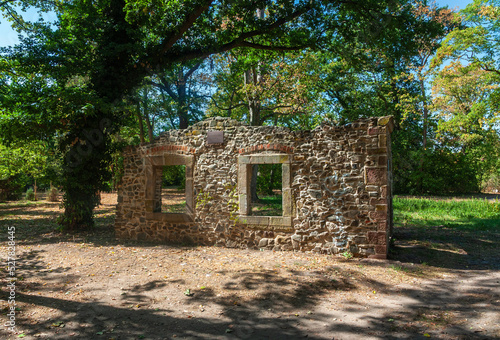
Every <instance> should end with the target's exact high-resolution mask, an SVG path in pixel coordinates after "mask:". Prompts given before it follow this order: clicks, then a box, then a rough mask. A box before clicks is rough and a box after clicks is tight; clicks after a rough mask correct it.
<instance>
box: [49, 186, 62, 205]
mask: <svg viewBox="0 0 500 340" xmlns="http://www.w3.org/2000/svg"><path fill="white" fill-rule="evenodd" d="M47 201H49V202H59V190H57V188H56V187H52V188H50V189H49V190H47Z"/></svg>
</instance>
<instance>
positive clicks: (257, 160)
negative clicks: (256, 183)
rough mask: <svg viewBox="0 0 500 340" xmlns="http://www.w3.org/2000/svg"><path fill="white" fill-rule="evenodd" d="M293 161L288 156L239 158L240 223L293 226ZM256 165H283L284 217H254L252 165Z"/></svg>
mask: <svg viewBox="0 0 500 340" xmlns="http://www.w3.org/2000/svg"><path fill="white" fill-rule="evenodd" d="M291 159H292V157H291V156H290V155H288V154H253V155H240V156H238V192H239V203H240V204H239V206H240V208H239V216H238V222H239V223H241V224H248V225H259V226H278V227H279V226H283V227H291V226H292V210H293V209H292V188H291ZM254 164H281V166H282V172H281V186H282V189H281V190H282V202H283V203H282V207H283V214H282V216H252V215H249V213H250V212H251V211H250V210H251V203H252V202H251V200H252V198H251V193H250V182H251V176H252V165H254Z"/></svg>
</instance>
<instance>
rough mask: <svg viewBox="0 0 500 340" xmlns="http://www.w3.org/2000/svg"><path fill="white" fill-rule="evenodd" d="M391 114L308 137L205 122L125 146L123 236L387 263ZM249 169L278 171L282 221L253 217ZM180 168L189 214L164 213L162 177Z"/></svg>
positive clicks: (119, 224)
mask: <svg viewBox="0 0 500 340" xmlns="http://www.w3.org/2000/svg"><path fill="white" fill-rule="evenodd" d="M392 128H393V122H392V118H391V117H382V118H378V119H377V118H368V119H363V120H359V121H357V122H354V123H351V124H348V125H345V126H335V125H333V124H329V123H324V124H322V125H321V126H318V127H317V128H315V129H314V130H311V131H291V130H290V129H288V128H284V127H272V126H247V125H244V124H243V123H240V122H237V121H235V120H232V119H228V118H220V117H217V118H211V119H207V120H205V121H202V122H199V123H197V124H194V125H193V126H190V127H189V128H187V129H185V130H172V131H167V132H165V133H163V134H162V135H161V136H160V137H159V138H158V139H156V140H155V141H154V142H153V143H148V144H143V145H140V146H129V147H127V148H126V149H125V150H124V152H123V156H124V173H123V177H122V181H121V184H120V187H119V191H118V205H117V213H116V221H115V230H116V235H117V237H119V238H128V239H143V240H152V241H158V242H169V243H179V244H199V245H221V246H226V247H244V248H246V247H250V248H256V249H258V248H264V249H272V250H298V251H314V252H319V253H326V254H331V253H343V252H346V251H348V252H351V253H352V254H353V255H354V256H362V257H374V258H386V257H387V251H388V245H389V236H390V233H391V229H392V196H391V177H392V176H391V141H390V134H391V131H392ZM254 164H278V166H279V165H281V168H280V169H281V185H282V188H281V190H280V194H281V197H282V207H281V215H279V216H260V215H256V214H255V213H254V212H253V211H252V205H254V203H253V202H252V200H251V195H250V191H251V181H252V176H255V173H254V172H253V171H252V169H253V165H254ZM173 165H185V195H184V198H185V208H184V210H183V211H182V212H174V213H171V212H165V211H162V208H161V206H162V184H161V183H162V181H161V177H162V170H163V168H164V167H168V166H173Z"/></svg>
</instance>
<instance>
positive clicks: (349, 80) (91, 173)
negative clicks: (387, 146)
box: [0, 0, 500, 230]
mask: <svg viewBox="0 0 500 340" xmlns="http://www.w3.org/2000/svg"><path fill="white" fill-rule="evenodd" d="M0 6H1V7H0V9H1V10H2V11H3V14H4V19H3V20H9V21H11V23H12V25H13V27H14V28H15V29H16V30H18V31H19V32H20V33H22V36H21V42H20V44H18V45H17V46H12V47H9V48H4V49H2V51H1V58H0V73H1V78H0V98H1V100H0V136H1V144H0V153H2V160H1V162H0V186H1V189H0V191H1V193H2V194H3V195H6V193H9V195H15V193H16V191H17V192H19V191H22V190H25V189H26V187H27V186H28V185H31V184H33V183H34V180H37V181H38V183H39V185H41V186H42V187H43V186H48V185H49V183H50V181H52V182H53V183H54V184H56V185H58V186H60V187H61V188H62V189H63V192H64V193H65V196H64V202H63V205H64V208H65V213H64V215H63V216H62V217H61V219H60V223H61V225H62V226H63V228H65V229H67V230H72V229H81V228H83V227H90V226H92V223H93V222H92V211H93V209H94V207H95V205H96V204H97V192H98V191H99V190H111V189H114V187H115V184H116V183H117V182H118V181H119V177H120V169H121V165H120V164H121V157H120V153H119V150H120V148H121V147H122V146H123V145H126V144H138V143H144V142H150V141H152V140H153V139H154V138H155V137H156V136H158V134H159V133H160V132H161V131H164V130H168V129H177V128H185V127H187V126H189V125H191V124H193V123H195V122H197V121H200V120H202V119H204V118H206V117H210V116H226V117H232V118H234V119H238V120H242V121H245V122H247V123H249V124H251V125H279V126H287V127H289V128H291V129H311V128H314V127H315V126H316V125H317V124H319V123H320V122H321V121H323V120H325V119H331V120H334V121H336V122H338V123H339V124H344V123H347V122H350V121H353V120H356V119H358V118H361V117H367V116H385V115H393V116H394V118H395V122H396V129H395V132H394V134H393V170H394V180H395V183H394V188H395V191H396V193H410V194H436V193H438V194H446V193H454V194H455V193H466V192H475V191H479V190H481V189H485V188H492V189H496V188H499V187H500V171H499V165H500V164H499V159H500V157H499V150H500V148H499V146H500V145H499V144H500V140H499V129H498V128H499V126H498V116H499V114H498V113H499V103H500V101H499V99H500V96H499V93H500V92H499V89H498V84H499V80H500V78H499V77H500V61H499V57H498V55H499V53H498V52H500V46H499V44H500V38H499V29H500V21H499V20H500V19H499V18H500V15H499V14H500V3H499V1H497V0H490V1H484V0H476V1H474V2H473V3H472V4H470V5H469V6H468V7H467V8H466V9H465V10H463V11H461V12H460V13H455V12H453V11H452V10H450V9H448V8H439V7H437V6H436V5H435V4H428V3H427V2H425V1H407V0H388V1H349V2H344V1H334V0H331V1H280V2H275V1H244V0H243V1H238V2H226V1H200V0H190V1H169V2H158V3H151V2H148V1H131V0H99V1H93V2H90V1H72V2H50V3H47V2H43V1H38V0H29V1H28V0H25V1H12V2H4V3H2V4H1V5H0ZM22 6H35V7H37V8H39V9H40V10H41V11H51V12H54V13H55V15H56V21H55V23H49V22H44V21H38V22H25V21H24V20H23V17H22V15H20V14H19V13H21V12H20V8H21V7H22ZM33 154H34V155H36V157H34V155H33ZM28 160H30V161H28ZM267 182H268V183H270V184H269V186H270V187H271V186H272V180H270V181H266V183H267ZM261 191H265V188H264V189H261ZM4 198H6V197H4Z"/></svg>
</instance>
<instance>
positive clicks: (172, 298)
mask: <svg viewBox="0 0 500 340" xmlns="http://www.w3.org/2000/svg"><path fill="white" fill-rule="evenodd" d="M102 198H103V201H102V203H103V204H102V205H101V206H100V207H99V210H98V214H97V216H96V220H97V229H96V231H95V232H93V233H86V234H79V235H71V234H69V235H68V234H62V233H59V232H57V231H55V230H54V228H55V227H56V222H55V218H56V216H57V215H58V214H59V212H60V210H59V207H58V204H57V203H51V204H48V203H44V204H37V205H26V206H22V205H19V204H17V205H13V204H7V205H5V204H4V205H1V206H0V233H1V235H2V239H1V240H2V242H1V248H0V254H1V258H2V261H4V265H2V266H1V269H2V271H1V272H0V275H1V278H2V283H1V292H2V296H1V301H0V303H1V305H0V307H1V308H3V310H2V316H1V317H0V318H1V320H0V321H1V323H2V325H4V324H5V323H6V322H7V321H8V316H7V315H6V314H7V313H8V312H9V310H8V306H9V305H8V297H9V288H8V286H7V285H8V282H9V280H8V278H9V273H8V272H7V270H6V268H7V254H8V248H7V247H8V243H7V238H8V232H7V228H8V227H10V226H14V227H15V228H16V232H15V237H16V254H15V256H16V271H15V275H16V278H17V281H16V284H15V302H16V304H17V306H16V307H17V308H16V311H15V312H16V313H15V322H16V332H14V333H13V332H10V331H9V330H8V329H7V328H6V327H5V326H3V327H2V328H1V329H0V338H2V339H17V338H22V337H24V338H26V339H71V338H74V339H174V338H175V339H300V338H308V339H427V338H435V339H500V253H499V250H498V244H499V242H500V231H496V232H494V233H490V234H481V235H468V234H464V233H461V234H454V233H453V231H450V230H445V229H443V228H442V229H440V230H437V229H436V230H434V229H433V230H428V231H427V232H426V233H425V235H421V234H415V233H414V232H413V231H412V229H411V228H403V227H399V228H396V231H395V238H396V242H395V245H394V247H393V250H392V252H391V258H392V259H391V260H388V261H377V260H367V259H354V258H351V259H348V258H344V257H342V256H327V255H317V254H312V253H295V252H272V251H259V250H247V249H226V248H219V247H183V246H175V245H155V244H148V243H139V242H131V241H123V240H116V239H115V238H114V234H113V229H112V226H113V218H114V205H115V204H116V195H113V194H103V195H102ZM499 229H500V228H499ZM443 235H447V237H445V240H446V241H442V240H443ZM438 236H439V237H438Z"/></svg>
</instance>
